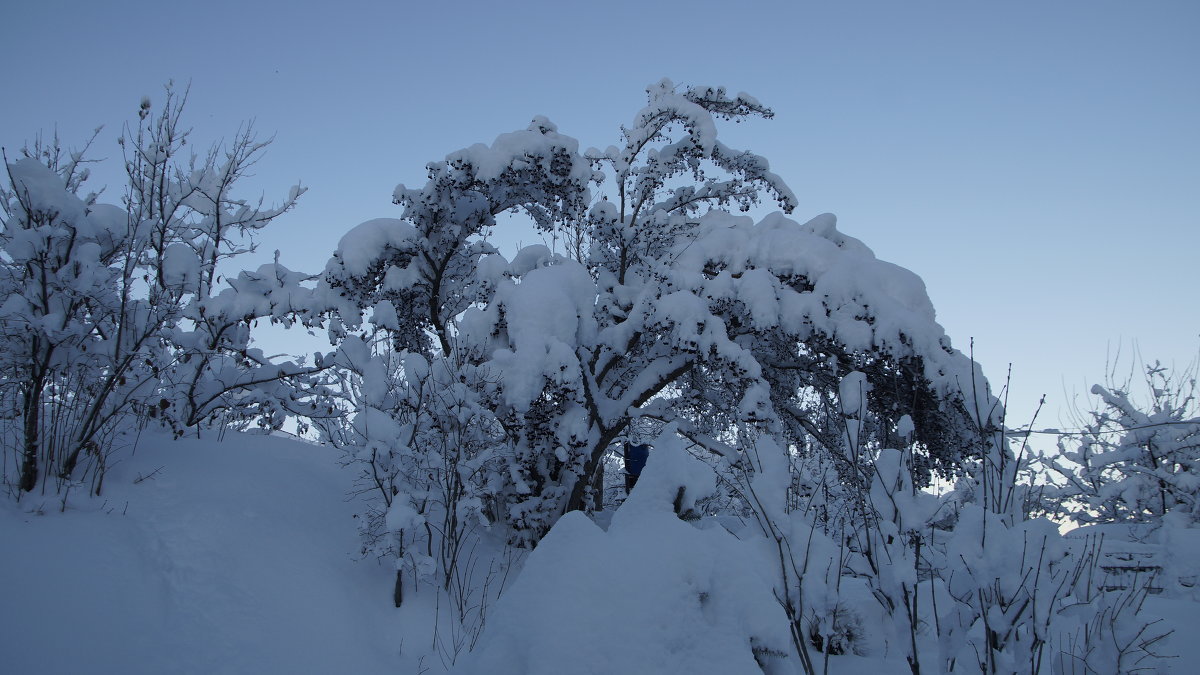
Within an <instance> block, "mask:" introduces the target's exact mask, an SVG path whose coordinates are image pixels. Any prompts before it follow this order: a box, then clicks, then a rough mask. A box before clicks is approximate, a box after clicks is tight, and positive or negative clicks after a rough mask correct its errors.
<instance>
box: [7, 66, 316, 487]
mask: <svg viewBox="0 0 1200 675" xmlns="http://www.w3.org/2000/svg"><path fill="white" fill-rule="evenodd" d="M185 100H186V94H180V93H178V92H177V91H176V90H174V89H173V88H172V87H171V86H168V87H167V89H166V93H165V101H164V104H163V106H162V108H161V112H155V111H154V110H153V109H152V108H151V105H150V102H149V100H148V99H147V100H143V103H142V107H141V109H140V111H139V115H138V117H139V121H138V123H137V125H136V127H135V128H134V129H132V130H130V129H127V130H126V133H125V134H124V135H123V136H122V138H121V146H122V148H123V151H124V159H125V171H126V174H127V176H128V183H127V185H126V190H125V193H124V195H123V200H122V201H123V204H122V206H115V205H112V204H105V203H101V202H99V197H98V195H97V194H96V193H86V194H85V193H84V192H83V184H84V181H85V180H86V179H87V177H88V171H87V169H86V162H87V161H89V160H87V159H86V158H85V155H86V152H87V150H88V147H85V148H84V149H83V150H80V151H72V152H67V151H65V150H64V149H63V148H62V147H61V146H60V145H59V143H58V141H57V139H56V140H55V141H54V142H53V143H49V144H44V143H41V142H39V143H36V144H34V145H33V146H32V147H28V148H26V149H24V150H23V151H22V152H21V156H20V157H19V158H13V159H12V160H11V161H10V160H9V158H8V157H7V155H6V156H5V164H6V168H7V177H8V180H7V183H6V184H5V185H4V186H3V187H0V207H2V208H3V223H2V225H3V232H2V233H0V291H2V292H3V294H4V297H5V301H4V303H3V305H0V319H2V321H0V326H2V328H0V341H2V343H3V346H4V349H3V355H0V383H2V384H3V395H2V396H0V402H2V403H3V405H4V409H3V412H2V416H3V419H4V422H5V424H4V427H3V435H4V439H3V444H4V448H5V457H4V475H5V482H6V483H9V484H10V485H13V486H14V487H15V488H17V490H18V492H27V491H30V490H33V489H35V487H36V486H37V485H38V483H39V482H41V483H42V484H43V485H45V484H46V482H47V481H48V480H53V481H54V487H55V488H57V487H61V486H62V485H66V484H68V483H70V482H72V481H79V480H85V479H86V480H90V482H91V488H92V489H93V490H94V491H97V492H98V491H99V489H100V486H101V481H102V478H103V475H104V469H105V461H106V458H107V456H108V453H110V452H111V450H112V443H113V439H114V437H115V435H116V434H117V433H119V432H120V431H122V430H124V429H127V428H128V424H127V423H129V422H131V421H133V420H136V419H140V420H142V421H143V422H145V421H148V420H158V421H162V422H163V423H165V424H167V425H169V426H170V427H171V428H173V429H174V430H175V432H176V433H177V434H179V433H183V431H184V430H185V429H187V428H198V427H199V426H200V425H204V424H218V425H222V424H226V423H235V424H236V423H243V424H244V423H245V422H246V421H247V420H249V419H263V418H264V416H267V417H276V418H277V417H278V415H279V414H281V413H282V412H284V411H288V412H293V413H302V414H311V415H319V414H321V409H320V405H318V404H317V403H316V402H315V401H314V400H313V399H314V398H319V397H320V396H321V394H322V390H321V389H320V388H319V387H315V386H310V385H312V384H313V383H311V382H309V383H305V384H304V386H302V387H298V386H297V384H298V383H297V382H296V378H304V377H307V376H310V375H313V374H315V373H317V372H319V371H320V370H321V367H320V365H319V364H317V365H315V366H304V365H301V364H294V363H273V362H271V361H270V360H269V359H267V358H266V357H265V356H264V355H263V354H262V353H261V352H260V351H258V350H256V349H254V348H252V347H251V346H250V339H249V328H250V324H251V323H252V322H253V321H254V320H256V319H258V318H266V319H269V320H271V321H288V320H291V319H293V318H295V317H300V316H310V317H312V316H315V315H314V314H312V313H311V312H310V311H309V310H310V309H312V307H311V293H312V291H311V289H306V288H304V287H303V286H301V283H302V282H303V281H305V279H306V278H307V277H305V276H304V275H299V274H296V273H293V272H290V271H288V270H287V269H286V268H283V267H282V266H279V265H278V264H276V265H268V266H265V267H264V268H262V269H260V270H259V271H258V272H257V273H248V272H244V273H242V274H240V275H238V276H237V278H236V279H231V281H230V284H229V287H228V288H224V289H221V290H220V291H219V292H218V288H217V287H218V283H217V281H218V271H217V270H218V266H219V264H220V263H221V262H222V261H225V260H227V259H229V258H232V257H235V256H237V255H239V254H241V253H245V252H247V251H249V250H251V247H252V246H251V241H250V239H249V236H250V235H251V234H252V233H253V232H254V231H256V230H258V229H260V228H262V227H264V226H266V225H267V224H268V223H269V222H271V220H273V219H274V218H276V217H277V216H279V215H280V214H282V213H284V212H285V211H287V210H288V209H290V208H291V207H292V205H293V204H294V203H295V200H296V198H297V197H299V195H300V194H301V192H303V190H302V189H300V188H295V189H293V190H292V192H291V194H290V195H289V196H288V198H287V199H286V200H284V201H283V202H282V203H281V204H280V205H279V206H277V207H272V208H266V207H263V206H261V205H255V204H253V203H250V202H247V201H245V200H243V199H239V198H237V197H235V196H233V195H232V191H233V189H234V185H235V184H236V183H237V182H238V181H239V180H240V179H241V178H242V177H244V175H245V173H246V171H247V170H248V169H249V167H250V166H251V165H253V164H254V162H255V161H256V160H257V158H258V156H259V155H260V154H261V152H262V151H263V148H264V147H265V145H266V144H265V143H261V142H258V141H256V140H255V139H254V135H253V133H252V130H251V129H250V128H249V127H247V128H244V129H243V130H242V131H241V132H239V134H238V135H237V136H236V137H235V138H234V140H233V141H232V142H231V143H230V144H228V145H218V146H215V147H214V148H213V149H212V150H211V151H209V153H208V154H207V155H204V156H199V157H198V156H196V155H191V156H190V157H189V158H188V159H187V160H186V161H182V160H181V158H180V155H181V154H182V153H183V152H184V147H185V145H186V143H187V139H188V133H189V132H188V131H186V130H184V129H183V128H182V127H181V126H180V125H181V119H182V113H183V107H184V103H185ZM88 145H89V146H90V143H89V144H88ZM267 423H268V424H269V425H273V424H277V421H269V422H267ZM10 449H15V452H14V453H12V454H10V452H9V451H10ZM10 471H12V473H11V474H10V473H9V472H10ZM10 476H15V480H12V478H11V477H10ZM10 481H11V482H10Z"/></svg>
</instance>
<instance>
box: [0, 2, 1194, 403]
mask: <svg viewBox="0 0 1200 675" xmlns="http://www.w3.org/2000/svg"><path fill="white" fill-rule="evenodd" d="M0 26H3V28H0V58H2V59H3V63H4V64H5V67H4V69H3V74H2V75H0V84H2V85H3V86H2V90H3V92H4V97H3V99H4V103H3V104H2V105H0V145H3V146H4V147H6V148H7V149H8V151H9V153H10V156H11V155H12V153H13V151H15V150H16V149H17V148H19V147H20V145H21V144H22V142H23V141H24V140H26V139H28V138H31V137H32V136H33V135H34V134H35V133H36V132H38V131H39V130H44V131H51V130H53V129H54V128H55V127H57V129H58V131H59V133H60V135H61V136H62V137H63V138H64V139H66V140H67V141H70V142H79V141H81V140H82V139H84V138H85V137H86V136H87V134H88V132H89V131H90V130H91V129H92V128H93V127H95V126H97V125H100V124H104V125H106V129H105V131H104V132H102V134H101V137H100V139H99V140H98V145H97V152H96V153H95V154H97V155H98V156H107V157H110V158H113V159H116V158H118V157H119V153H118V152H117V146H116V143H115V140H116V137H117V136H118V135H119V132H120V126H121V123H122V122H123V121H125V120H129V119H131V118H133V117H134V114H135V113H136V110H137V105H138V101H139V100H140V98H141V96H142V95H145V94H148V95H150V97H151V99H152V100H155V101H159V100H161V85H162V84H163V83H164V82H166V81H167V80H168V79H171V78H174V79H175V80H176V81H177V82H187V81H190V82H191V84H192V92H191V103H190V115H189V117H190V121H191V123H192V125H193V126H194V127H195V129H196V140H197V141H198V142H201V143H202V144H206V143H207V141H208V140H212V139H215V138H217V137H220V136H229V135H232V134H233V132H234V131H235V130H236V128H237V126H238V124H239V123H240V122H241V121H243V120H246V119H250V118H254V119H255V120H256V126H257V128H258V129H259V130H260V131H261V132H262V133H263V134H264V135H270V134H275V136H276V140H275V143H274V145H273V146H272V148H271V150H270V153H269V155H268V156H267V158H266V160H265V161H263V162H262V163H261V164H260V165H259V167H258V171H257V175H256V177H255V178H254V181H253V183H248V184H247V185H245V186H244V187H245V188H246V193H245V194H247V195H248V196H252V195H257V194H258V193H259V192H265V194H266V196H267V198H268V200H270V199H273V198H278V197H282V196H283V194H284V193H285V191H286V188H287V187H288V186H290V185H291V184H293V183H295V182H302V183H303V184H304V185H307V186H308V187H309V188H310V191H309V193H308V194H307V195H305V197H304V198H303V199H302V200H301V203H300V206H299V207H298V208H297V209H296V210H295V211H294V212H292V213H291V214H288V215H287V216H285V217H284V218H281V219H279V221H277V223H276V224H275V225H273V226H272V227H273V231H269V232H268V233H267V235H266V236H265V237H264V238H263V256H262V257H263V258H265V259H269V256H270V253H271V251H272V250H274V249H279V250H280V252H281V258H282V261H283V262H284V263H285V264H288V265H289V266H291V267H293V268H297V269H306V270H313V271H316V270H319V269H320V268H321V267H322V266H323V265H324V262H325V260H326V259H327V258H328V256H329V254H330V253H331V252H332V250H333V248H334V246H335V245H336V243H337V240H338V238H339V237H340V236H341V235H342V234H343V233H344V232H345V231H346V230H347V229H348V228H350V227H352V226H353V225H355V224H357V223H359V222H361V221H363V220H366V219H368V218H373V217H379V216H396V215H398V208H397V207H394V206H392V205H391V203H390V195H391V192H392V189H393V188H394V187H395V185H396V183H398V182H404V183H408V184H410V185H415V184H419V183H420V182H421V181H422V179H423V177H424V170H423V167H424V165H425V163H426V162H427V161H429V160H433V159H439V158H441V157H442V156H444V155H445V154H446V153H448V152H450V151H452V150H455V149H457V148H460V147H464V146H466V145H469V144H471V143H476V142H490V141H491V140H492V139H493V138H494V137H495V136H496V135H497V134H499V133H502V132H505V131H510V130H512V129H517V128H523V127H524V126H525V125H526V124H527V123H528V121H529V119H530V118H531V117H532V116H533V115H535V114H543V115H546V116H548V117H550V118H551V119H552V120H554V121H555V122H556V123H557V124H558V125H559V129H560V131H562V132H563V133H567V134H569V135H572V136H575V137H576V138H578V139H580V141H581V144H582V145H583V146H584V147H587V146H593V145H594V146H599V147H604V146H606V145H608V144H610V143H613V142H615V140H616V134H617V126H618V125H619V124H622V123H628V122H629V120H630V119H631V118H632V115H633V114H634V113H635V112H636V111H637V109H638V108H639V107H640V106H641V105H642V103H643V101H644V98H643V96H644V94H643V89H644V87H645V86H646V85H647V84H649V83H651V82H653V81H656V80H658V79H659V78H661V77H664V76H666V77H670V78H672V79H673V80H675V81H676V82H677V83H686V84H716V85H724V86H727V87H728V88H730V89H731V90H733V91H746V92H748V93H750V94H753V95H754V96H756V97H758V98H759V99H760V100H762V101H763V102H764V103H766V104H768V105H770V106H772V107H773V108H774V109H775V111H776V119H775V120H774V121H770V122H766V121H758V122H753V123H750V124H743V125H740V126H738V127H736V128H734V129H731V130H728V133H727V134H725V135H724V139H725V140H726V142H727V143H729V144H730V145H732V146H735V147H746V148H749V149H751V150H754V151H756V152H758V153H760V154H763V155H765V156H766V157H768V158H769V159H770V161H771V163H772V167H773V169H774V170H775V171H776V172H777V173H779V174H780V175H782V176H783V177H784V178H785V179H786V180H787V181H788V182H789V184H790V185H791V186H792V188H793V190H795V192H796V193H797V195H798V196H799V199H800V207H799V208H798V209H797V212H796V217H797V218H799V219H806V218H807V217H809V216H811V215H815V214H818V213H821V212H825V211H831V212H834V213H836V214H838V216H839V220H840V226H841V229H842V230H843V231H845V232H847V233H848V234H851V235H852V236H855V237H858V238H860V239H862V240H864V241H865V242H866V243H867V244H868V245H870V246H871V247H872V248H874V249H875V251H876V253H877V254H878V255H879V256H880V257H882V258H885V259H888V260H890V261H892V262H895V263H897V264H900V265H903V266H905V267H908V268H910V269H912V270H914V271H916V272H917V273H918V274H920V275H921V276H922V277H923V278H924V279H925V281H926V284H927V285H928V288H929V292H930V295H931V297H932V298H933V301H934V305H935V307H937V309H938V315H939V318H940V320H941V322H942V324H943V325H944V326H945V327H946V329H947V331H948V332H949V334H950V335H951V337H952V338H953V340H954V341H955V344H956V345H957V346H959V347H960V348H962V349H964V350H966V348H967V345H968V340H969V339H970V338H971V337H974V338H975V340H976V355H977V357H978V358H979V359H980V361H981V362H982V363H983V365H984V368H985V370H986V372H987V373H988V375H989V377H990V378H991V379H992V381H993V383H1002V382H1003V380H1004V372H1005V369H1006V368H1007V365H1008V363H1009V362H1011V363H1012V364H1013V376H1014V381H1013V387H1012V400H1011V405H1010V411H1011V412H1012V414H1013V416H1014V419H1012V420H1011V421H1012V422H1016V421H1017V419H1023V418H1025V417H1027V416H1028V415H1029V413H1030V412H1031V411H1032V410H1033V407H1034V404H1035V402H1036V400H1037V398H1038V396H1039V395H1040V394H1042V393H1045V394H1048V395H1049V396H1050V400H1049V404H1048V409H1047V411H1048V412H1047V413H1046V414H1045V415H1044V417H1043V419H1042V421H1043V422H1044V423H1045V424H1050V425H1055V424H1058V423H1059V419H1058V417H1059V414H1060V411H1064V412H1065V404H1066V403H1068V402H1069V395H1070V394H1071V393H1072V392H1077V393H1080V394H1081V395H1082V393H1083V392H1085V391H1086V385H1087V383H1089V382H1090V381H1092V380H1094V379H1097V378H1100V377H1102V376H1103V372H1104V368H1105V358H1106V353H1107V351H1108V350H1109V349H1110V348H1113V349H1115V348H1116V347H1117V346H1119V345H1121V344H1124V345H1125V349H1126V351H1129V345H1130V343H1131V341H1134V340H1136V341H1137V342H1138V343H1139V344H1140V348H1141V351H1142V353H1143V355H1144V356H1145V357H1146V358H1161V359H1163V360H1165V361H1175V362H1177V363H1178V364H1180V365H1183V364H1185V363H1187V362H1188V361H1190V360H1191V359H1192V358H1193V357H1194V356H1195V354H1196V353H1197V349H1198V347H1200V311H1198V310H1197V305H1198V303H1197V298H1196V295H1197V293H1196V291H1197V283H1196V282H1197V278H1198V277H1197V266H1198V263H1200V260H1198V258H1200V3H1198V2H1194V1H1193V0H1181V1H1176V2H1160V1H1147V2H1104V1H1055V2H1040V1H1018V2H1004V3H984V2H951V1H950V0H946V1H945V2H885V1H881V2H839V3H833V2H770V3H768V2H752V1H750V2H743V3H739V4H738V5H737V7H736V8H735V7H734V4H733V3H729V2H708V1H692V2H649V1H646V0H641V1H638V2H624V1H620V0H613V1H609V2H599V3H583V2H569V1H566V0H560V1H558V2H530V3H521V2H512V3H501V2H483V1H480V2H474V1H460V2H424V3H411V2H387V3H384V2H379V3H361V2H353V1H344V2H337V3H314V2H280V3H270V2H244V1H243V2H225V1H209V2H203V3H200V2H190V3H175V2H162V1H161V0H155V1H151V2H120V1H117V2H103V3H81V2H61V1H56V0H41V1H40V2H36V3H35V2H24V3H17V2H7V3H5V4H4V6H3V7H2V8H0ZM109 168H110V170H111V171H113V172H115V171H119V167H117V166H116V162H113V163H112V165H111V166H110V167H109ZM106 176H111V177H106ZM100 179H101V180H103V181H106V182H109V183H110V184H111V185H113V188H114V189H113V191H112V192H111V194H110V199H113V200H116V199H117V195H118V194H119V193H118V192H117V190H116V188H117V184H116V177H115V174H103V173H102V174H100ZM254 264H257V262H255V263H254ZM1064 387H1065V389H1066V396H1064Z"/></svg>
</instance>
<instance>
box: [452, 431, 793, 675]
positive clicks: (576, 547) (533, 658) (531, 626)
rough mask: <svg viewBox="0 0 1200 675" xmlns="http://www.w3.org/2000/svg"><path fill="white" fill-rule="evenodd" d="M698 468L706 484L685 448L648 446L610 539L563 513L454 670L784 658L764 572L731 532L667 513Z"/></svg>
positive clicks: (726, 663)
mask: <svg viewBox="0 0 1200 675" xmlns="http://www.w3.org/2000/svg"><path fill="white" fill-rule="evenodd" d="M689 462H695V463H696V464H698V465H699V466H698V467H696V468H697V469H699V471H694V472H693V471H688V470H686V469H687V464H688V463H689ZM681 469H684V470H683V471H681ZM701 471H705V472H707V474H708V476H709V477H710V479H711V476H712V473H711V471H710V470H708V469H707V468H706V467H704V466H703V465H702V464H699V462H697V460H694V459H691V458H690V457H687V455H686V454H684V453H683V451H682V450H681V449H677V448H672V447H670V446H666V447H659V446H656V449H655V451H654V452H652V453H651V455H650V460H649V462H648V463H647V465H646V470H645V472H644V473H643V474H642V477H641V479H640V480H639V481H638V485H637V487H636V488H635V489H634V491H633V494H632V495H630V499H629V501H628V502H627V503H626V505H625V506H624V507H622V510H620V511H618V512H617V514H616V516H615V517H614V518H613V522H612V525H611V526H610V528H609V530H608V531H607V532H605V531H604V530H602V529H601V528H600V527H599V526H598V525H596V524H595V523H593V522H592V521H590V520H588V518H587V517H586V516H584V515H583V514H582V513H578V512H573V513H568V514H567V515H566V516H564V517H563V518H562V519H561V520H560V521H559V522H558V523H557V524H556V525H555V526H554V528H553V529H552V530H551V531H550V533H549V534H548V535H547V536H546V538H544V539H543V540H542V541H541V543H540V544H539V545H538V547H537V549H535V550H534V552H533V553H532V554H531V555H530V557H529V559H528V560H527V561H526V563H525V568H524V570H523V571H522V573H521V576H520V577H519V578H518V580H517V582H516V583H515V584H514V585H513V587H512V588H511V589H510V590H509V591H508V592H507V593H505V595H504V596H503V597H502V598H501V600H500V602H499V604H498V605H497V606H496V609H495V612H494V614H492V615H490V616H489V617H488V625H487V628H486V629H485V632H484V634H483V637H482V639H481V641H480V644H479V647H478V648H477V649H476V651H475V652H473V653H472V654H471V655H470V657H469V658H468V660H466V661H465V662H462V663H461V664H460V667H459V668H458V669H457V670H454V671H453V672H456V673H489V674H490V675H507V674H511V675H539V674H545V675H551V674H554V675H558V674H560V673H566V672H569V673H575V674H578V675H586V674H593V673H594V674H596V675H600V674H608V673H687V674H689V675H706V674H712V675H736V674H738V673H747V674H753V675H761V674H762V673H763V672H764V671H763V668H761V667H760V665H759V663H758V661H757V660H756V654H757V658H758V659H761V660H763V661H764V663H770V662H775V663H774V665H775V666H781V665H782V664H783V663H785V662H786V660H787V658H788V657H787V656H786V654H788V653H789V652H790V651H791V646H790V641H789V640H790V638H789V636H788V634H787V630H786V627H787V619H786V618H785V617H784V615H783V611H782V609H780V607H779V604H778V603H777V602H776V601H775V598H774V597H773V596H772V592H771V588H772V585H771V580H770V570H769V569H767V568H766V567H765V566H762V565H761V564H760V559H758V558H756V557H754V556H750V557H747V556H746V548H745V545H744V544H742V543H741V542H739V541H738V540H737V539H736V538H735V537H734V536H733V535H732V534H730V533H728V532H726V531H725V530H723V529H721V528H720V527H716V526H713V525H712V524H711V523H706V524H708V525H710V527H707V528H704V529H701V528H699V527H696V526H694V525H692V524H690V523H688V522H684V521H683V520H680V519H679V518H678V517H677V516H676V515H675V513H674V512H673V509H672V505H673V503H674V502H675V495H676V494H677V491H678V488H679V487H680V486H681V485H685V484H686V485H687V486H688V487H689V488H690V487H692V486H695V485H697V482H696V481H694V480H690V479H692V478H695V477H697V476H698V475H699V473H700V472H701ZM680 475H682V476H683V477H684V482H683V483H680V482H678V481H676V480H673V479H674V478H675V477H676V476H680ZM626 508H629V509H630V511H629V513H625V512H624V509H626ZM767 672H774V671H773V670H768V671H767ZM780 672H785V671H782V670H780Z"/></svg>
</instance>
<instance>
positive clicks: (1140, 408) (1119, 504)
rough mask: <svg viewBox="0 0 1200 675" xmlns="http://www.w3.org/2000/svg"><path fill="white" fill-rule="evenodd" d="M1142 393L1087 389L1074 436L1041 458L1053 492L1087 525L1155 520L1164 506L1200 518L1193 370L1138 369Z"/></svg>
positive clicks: (1199, 409) (1199, 430) (1199, 424)
mask: <svg viewBox="0 0 1200 675" xmlns="http://www.w3.org/2000/svg"><path fill="white" fill-rule="evenodd" d="M1145 375H1146V378H1145V384H1146V391H1147V393H1148V396H1147V397H1146V398H1145V399H1144V400H1141V401H1139V400H1137V399H1136V398H1134V397H1133V395H1132V393H1131V391H1130V388H1129V386H1128V385H1126V386H1121V387H1115V386H1108V387H1104V386H1100V385H1095V386H1094V387H1092V393H1093V394H1094V395H1095V396H1097V397H1098V402H1097V403H1098V405H1097V408H1096V409H1094V410H1093V411H1092V412H1091V413H1090V414H1089V416H1090V419H1089V420H1087V422H1086V423H1085V424H1084V427H1083V430H1082V432H1081V433H1080V434H1079V435H1078V436H1068V437H1064V438H1063V440H1062V441H1060V443H1059V456H1058V457H1050V458H1047V459H1046V463H1047V465H1048V466H1049V468H1050V469H1051V470H1053V472H1054V475H1055V477H1056V478H1057V479H1058V481H1057V482H1058V485H1057V486H1056V489H1055V490H1054V491H1053V492H1052V493H1051V494H1052V496H1053V497H1054V498H1055V499H1057V500H1060V501H1063V502H1065V505H1066V506H1067V508H1068V509H1069V511H1070V513H1071V516H1072V518H1074V519H1075V520H1076V522H1078V523H1080V524H1087V523H1121V522H1133V523H1158V522H1160V521H1161V520H1162V517H1163V516H1164V515H1165V514H1166V513H1167V512H1177V513H1180V514H1181V515H1184V516H1186V517H1187V518H1188V520H1189V521H1193V522H1194V521H1195V520H1197V519H1200V476H1197V473H1196V472H1197V469H1200V404H1198V402H1197V399H1196V378H1195V371H1194V369H1189V370H1185V371H1184V372H1183V373H1181V374H1178V373H1171V372H1170V371H1169V370H1168V369H1167V368H1165V367H1163V366H1162V365H1160V364H1159V363H1155V364H1153V365H1149V366H1147V367H1146V371H1145Z"/></svg>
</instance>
